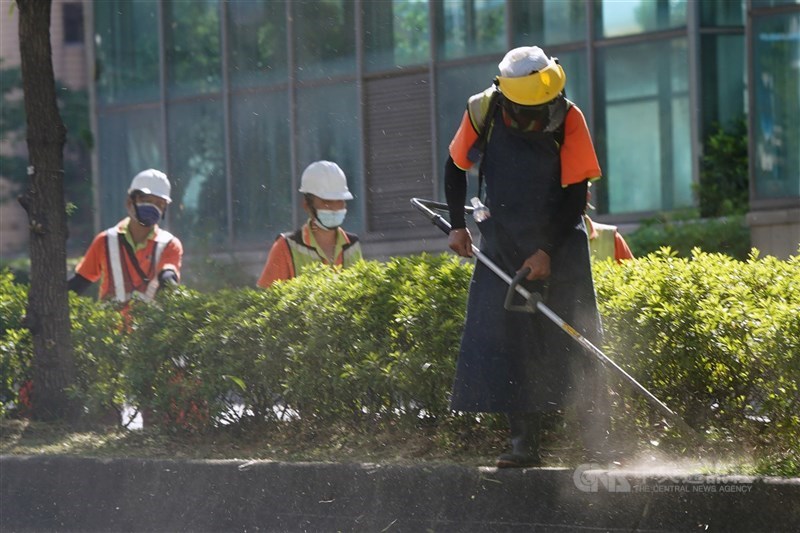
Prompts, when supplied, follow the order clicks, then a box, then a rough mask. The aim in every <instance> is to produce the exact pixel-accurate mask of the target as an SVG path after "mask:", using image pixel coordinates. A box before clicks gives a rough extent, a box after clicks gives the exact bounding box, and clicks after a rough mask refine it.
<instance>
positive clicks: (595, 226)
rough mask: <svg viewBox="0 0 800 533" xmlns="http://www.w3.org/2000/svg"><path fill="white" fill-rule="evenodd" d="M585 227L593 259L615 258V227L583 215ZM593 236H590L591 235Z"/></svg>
mask: <svg viewBox="0 0 800 533" xmlns="http://www.w3.org/2000/svg"><path fill="white" fill-rule="evenodd" d="M584 220H585V221H586V229H587V230H588V232H589V237H590V238H589V249H590V250H591V252H592V260H593V261H603V260H605V259H608V258H609V257H610V258H611V259H616V255H617V254H616V247H615V245H616V237H615V235H616V233H617V227H616V226H611V225H609V224H600V223H598V222H594V221H593V220H590V219H589V218H588V217H584ZM593 235H594V236H595V237H594V238H592V236H593Z"/></svg>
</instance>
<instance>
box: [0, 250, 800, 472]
mask: <svg viewBox="0 0 800 533" xmlns="http://www.w3.org/2000/svg"><path fill="white" fill-rule="evenodd" d="M471 272H472V266H471V265H470V264H465V263H462V262H460V261H459V260H458V259H457V258H455V257H453V256H451V255H440V256H431V255H424V254H423V255H420V256H412V257H404V258H397V259H393V260H391V261H389V262H387V263H378V262H374V261H367V262H363V263H361V264H359V265H357V266H355V267H353V268H351V269H348V270H345V271H342V272H339V273H334V272H332V271H331V270H330V269H328V268H325V267H317V268H311V269H309V270H308V271H307V272H305V273H304V275H303V276H302V277H299V278H296V279H294V280H291V281H289V282H285V283H280V284H276V285H275V286H274V287H273V288H272V289H270V290H254V289H230V290H221V291H217V292H211V293H200V292H197V291H193V290H190V289H187V288H185V287H179V288H177V289H174V290H172V291H171V292H167V293H164V294H162V295H160V298H159V305H158V306H157V307H154V306H147V305H145V304H140V303H137V304H135V305H134V306H133V308H132V310H131V317H132V319H131V322H130V324H129V325H128V326H127V327H125V326H123V324H122V323H121V321H120V318H119V315H118V314H117V313H116V312H115V311H114V310H113V308H112V307H110V306H108V305H106V304H103V303H99V302H95V301H94V300H91V299H87V298H77V297H74V296H73V297H71V300H70V303H71V309H72V318H73V328H74V330H73V340H74V343H75V355H76V359H77V364H78V368H79V380H78V382H77V383H76V384H75V387H74V389H73V393H74V394H75V395H76V396H77V397H79V398H80V399H81V400H82V401H83V402H84V404H85V405H86V406H87V410H88V411H89V412H90V413H98V414H102V412H103V410H104V409H107V407H108V406H110V405H114V406H116V407H117V408H119V407H120V406H121V404H122V402H123V401H128V402H130V403H132V404H134V405H138V406H139V407H140V408H143V409H145V410H146V411H147V413H148V416H150V420H152V421H153V422H155V423H156V424H157V425H161V426H162V427H164V428H169V429H180V430H189V431H204V430H208V429H210V428H211V427H213V426H215V425H220V424H227V425H228V426H233V427H238V428H241V429H242V430H244V429H246V428H247V427H250V426H251V425H253V424H256V425H258V426H259V427H261V428H269V427H275V428H277V427H279V426H278V424H284V423H285V421H286V420H291V421H293V423H297V424H306V425H308V426H309V427H312V428H313V427H325V426H326V425H331V424H337V425H342V424H345V425H347V426H348V427H352V428H353V429H356V430H369V428H373V427H376V424H378V425H387V424H388V425H391V426H392V427H396V428H402V427H406V428H414V427H418V426H419V425H420V424H423V423H424V424H426V425H431V424H434V425H437V426H438V427H440V428H442V431H455V432H458V431H459V428H461V429H462V430H463V429H464V427H467V426H464V424H467V423H473V424H474V419H473V418H470V417H460V416H459V415H457V414H454V413H451V412H450V411H449V409H448V395H449V391H450V386H451V381H452V377H453V372H454V364H455V358H456V356H457V352H458V344H459V340H460V335H461V329H462V324H463V319H464V308H465V303H466V294H467V290H468V285H469V278H470V275H471ZM595 277H596V286H597V291H598V297H599V301H600V304H601V314H602V315H603V320H604V327H605V331H606V343H605V345H604V350H605V351H606V353H607V354H608V355H609V356H611V357H612V359H614V360H615V361H617V362H618V363H619V364H620V365H622V366H623V367H624V368H626V369H627V370H628V371H629V372H630V373H631V374H633V375H634V376H636V378H637V379H638V380H639V381H640V382H641V383H642V384H644V385H645V387H647V388H648V389H650V390H651V391H652V392H654V393H655V394H656V396H658V397H659V398H661V399H662V400H664V401H665V402H666V403H667V404H668V405H669V406H670V407H672V408H674V409H676V410H677V411H678V412H679V413H680V414H681V415H682V416H684V417H685V418H686V419H687V421H688V422H689V423H690V425H692V426H693V427H695V428H698V429H700V430H702V431H704V432H706V434H707V435H708V436H709V438H710V439H712V440H716V441H718V442H727V441H730V442H739V443H743V442H747V443H748V444H752V445H753V446H759V447H760V448H758V449H759V450H760V452H759V454H760V455H761V456H765V457H769V458H770V460H771V461H772V462H773V463H776V462H781V464H782V466H781V467H780V468H781V469H783V470H781V471H789V472H800V457H798V456H800V452H798V451H797V447H796V443H797V442H798V441H799V440H800V417H799V416H798V413H800V391H799V390H798V383H799V382H800V313H798V309H800V256H795V257H793V258H791V259H789V260H788V261H780V260H777V259H775V258H772V257H765V258H759V257H756V256H755V255H752V256H751V257H750V259H748V260H747V261H744V262H743V261H737V260H735V259H732V258H730V257H728V256H724V255H716V254H706V253H702V252H699V251H695V253H694V255H693V256H692V257H691V258H678V257H676V256H675V255H674V254H673V253H671V252H669V251H666V250H664V251H661V252H658V253H655V254H651V255H649V256H646V257H642V258H639V259H636V260H633V261H628V262H625V263H624V264H623V265H616V264H615V263H613V262H611V261H609V262H605V263H599V264H597V265H595ZM25 298H26V289H25V286H23V285H17V284H14V283H13V280H12V276H11V275H10V274H8V273H6V274H4V275H2V276H0V370H2V375H3V381H2V383H0V396H2V398H0V399H2V403H3V407H2V409H3V414H4V415H5V416H13V415H14V413H15V411H14V409H13V407H14V405H15V403H16V401H17V397H16V391H17V388H18V387H19V385H20V384H21V383H24V382H25V381H26V380H27V378H28V375H29V363H30V357H31V344H30V338H29V335H28V333H27V331H26V330H24V329H22V325H21V323H20V317H21V316H22V315H23V314H24V306H25ZM617 390H618V391H624V388H623V389H617ZM621 398H622V399H623V400H624V401H621V402H618V403H617V405H616V407H615V409H616V410H615V413H614V416H615V425H616V427H618V428H621V429H624V430H627V429H632V430H634V431H639V432H646V431H649V430H650V428H651V425H652V424H653V423H658V420H657V418H658V417H656V416H654V413H653V410H652V409H651V408H649V407H648V406H647V405H646V404H644V403H643V402H642V401H641V400H640V399H638V398H636V397H635V396H634V395H632V394H630V393H624V394H622V395H621ZM233 406H238V407H239V409H238V410H234V409H232V407H233ZM469 420H471V422H469ZM489 423H491V419H489ZM459 424H461V425H459Z"/></svg>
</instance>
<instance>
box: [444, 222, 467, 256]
mask: <svg viewBox="0 0 800 533" xmlns="http://www.w3.org/2000/svg"><path fill="white" fill-rule="evenodd" d="M447 244H448V245H449V246H450V249H451V250H453V251H454V252H455V253H457V254H458V255H460V256H461V257H472V235H471V234H470V232H469V230H468V229H467V228H456V229H451V230H450V235H449V237H448V238H447Z"/></svg>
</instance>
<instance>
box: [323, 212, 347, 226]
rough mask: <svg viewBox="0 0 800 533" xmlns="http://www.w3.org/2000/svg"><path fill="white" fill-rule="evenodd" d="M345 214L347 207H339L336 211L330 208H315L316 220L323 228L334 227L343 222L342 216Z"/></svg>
mask: <svg viewBox="0 0 800 533" xmlns="http://www.w3.org/2000/svg"><path fill="white" fill-rule="evenodd" d="M346 214H347V209H339V210H338V211H331V210H330V209H317V222H319V223H320V225H321V226H322V227H323V228H327V229H334V228H338V227H339V226H341V225H342V222H344V216H345V215H346Z"/></svg>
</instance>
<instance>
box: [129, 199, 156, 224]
mask: <svg viewBox="0 0 800 533" xmlns="http://www.w3.org/2000/svg"><path fill="white" fill-rule="evenodd" d="M134 209H135V210H136V220H138V221H139V224H141V225H142V226H152V225H154V224H155V223H156V222H158V221H159V220H161V217H162V216H163V213H162V212H161V209H159V208H158V207H157V206H156V205H154V204H149V203H141V204H134Z"/></svg>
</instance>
